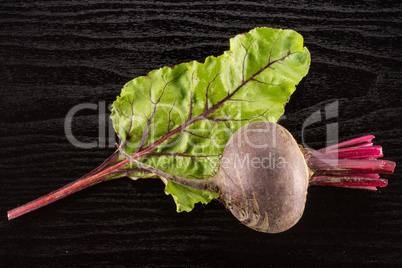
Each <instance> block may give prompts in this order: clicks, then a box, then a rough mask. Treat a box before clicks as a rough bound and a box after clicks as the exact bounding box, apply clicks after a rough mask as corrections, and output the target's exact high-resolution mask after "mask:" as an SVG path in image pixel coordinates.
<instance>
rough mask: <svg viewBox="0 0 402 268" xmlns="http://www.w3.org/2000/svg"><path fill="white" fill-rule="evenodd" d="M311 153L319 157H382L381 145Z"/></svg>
mask: <svg viewBox="0 0 402 268" xmlns="http://www.w3.org/2000/svg"><path fill="white" fill-rule="evenodd" d="M312 155H313V156H314V157H316V158H320V159H331V158H333V159H335V158H337V159H376V158H379V157H383V153H382V147H381V146H368V145H367V146H360V145H359V147H351V148H340V149H338V150H337V149H333V150H329V151H326V152H324V153H320V154H318V153H316V152H312Z"/></svg>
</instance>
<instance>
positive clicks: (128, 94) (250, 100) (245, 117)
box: [111, 28, 310, 211]
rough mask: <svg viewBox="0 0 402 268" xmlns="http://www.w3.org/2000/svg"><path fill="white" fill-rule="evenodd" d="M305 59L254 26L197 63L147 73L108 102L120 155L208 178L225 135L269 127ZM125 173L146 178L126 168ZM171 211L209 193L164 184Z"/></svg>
mask: <svg viewBox="0 0 402 268" xmlns="http://www.w3.org/2000/svg"><path fill="white" fill-rule="evenodd" d="M309 65H310V54H309V52H308V50H307V48H305V47H303V38H302V36H301V35H300V34H298V33H296V32H295V31H291V30H277V29H269V28H256V29H253V30H252V31H250V32H249V33H247V34H245V35H238V36H236V37H234V38H232V39H231V40H230V50H229V51H226V52H225V53H224V54H223V55H221V56H219V57H208V58H207V59H206V60H205V62H204V63H199V62H196V61H192V62H189V63H183V64H179V65H177V66H175V67H174V68H169V67H164V68H161V69H158V70H154V71H151V72H150V73H149V74H148V75H147V76H144V77H138V78H136V79H134V80H132V81H130V82H128V83H127V84H126V85H125V86H124V87H123V89H122V92H121V95H120V97H118V98H117V100H116V101H115V102H114V103H113V110H112V115H111V118H112V120H113V126H114V128H115V130H116V132H117V134H118V136H119V138H120V139H121V143H122V144H123V145H124V149H125V151H126V152H127V153H129V154H132V156H133V157H134V158H137V159H139V160H140V161H141V162H144V163H146V164H148V165H151V166H154V167H156V168H158V169H161V170H164V171H166V172H168V173H171V174H174V175H178V176H181V177H188V178H194V179H205V178H210V177H213V176H214V175H215V174H216V172H217V171H218V168H219V163H220V162H219V161H220V157H221V155H222V153H223V150H224V148H225V146H226V143H227V141H228V140H229V138H230V136H231V135H232V134H233V133H234V132H235V131H236V130H237V129H239V128H240V127H242V126H243V125H245V124H248V123H250V122H253V121H261V120H265V121H273V122H275V121H277V120H278V118H279V117H280V116H281V115H282V114H283V113H284V105H285V104H286V103H287V101H288V99H289V97H290V95H291V94H292V93H293V92H294V90H295V89H296V88H295V86H296V85H297V84H298V83H299V82H300V80H301V79H302V78H303V77H304V76H305V75H306V74H307V72H308V69H309ZM127 170H128V172H127V175H129V176H130V177H131V178H133V179H136V178H140V177H154V176H155V174H148V173H147V172H146V171H145V172H144V171H141V170H138V169H137V168H136V167H134V166H133V165H130V166H128V167H127ZM163 181H164V183H165V184H166V188H165V192H166V194H171V195H172V196H173V198H174V200H175V202H176V205H177V211H190V210H191V209H192V208H193V207H194V204H195V203H197V202H202V203H205V204H206V203H208V202H210V201H211V200H212V199H214V198H217V197H218V196H217V194H215V193H211V192H208V191H199V190H194V189H190V188H187V187H184V186H180V185H177V184H175V183H172V182H168V181H166V180H164V179H163Z"/></svg>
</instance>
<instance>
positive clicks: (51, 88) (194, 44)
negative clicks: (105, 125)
mask: <svg viewBox="0 0 402 268" xmlns="http://www.w3.org/2000/svg"><path fill="white" fill-rule="evenodd" d="M397 2H399V1H384V2H380V1H361V2H351V1H311V2H309V1H269V3H266V2H265V1H254V2H244V1H205V2H200V1H197V2H191V3H175V1H172V2H154V1H148V2H146V1H138V2H129V1H32V2H28V1H27V2H21V1H11V0H10V1H2V2H1V4H0V63H1V64H0V88H1V91H0V96H1V99H0V100H1V101H0V109H1V110H0V111H1V118H0V146H1V151H0V152H1V154H0V156H1V161H0V172H1V174H0V176H1V178H0V266H2V267H34V266H35V267H36V266H38V267H58V266H66V267H67V266H68V267H73V266H93V267H108V266H112V267H127V266H132V267H138V266H150V267H154V266H162V267H177V266H189V267H192V266H196V267H210V266H215V267H218V266H219V267H220V266H229V265H230V266H236V267H237V266H241V267H242V266H245V267H246V266H248V267H255V266H261V267H270V266H272V267H277V266H281V267H282V266H307V265H309V266H310V267H316V266H339V265H340V266H362V265H365V266H367V265H372V266H379V265H384V266H387V267H390V266H401V265H402V253H401V252H402V242H401V241H402V235H401V233H402V232H401V226H402V202H401V200H402V180H401V179H402V178H401V169H400V161H401V139H400V137H401V134H402V129H401V111H402V105H401V100H400V98H401V94H400V91H401V86H402V83H401V79H400V76H401V52H402V49H401V41H402V38H401V34H402V31H401V28H402V27H401V5H400V4H398V3H397ZM257 26H268V27H273V28H289V29H294V30H296V31H298V32H299V33H301V34H302V35H303V36H304V38H305V45H306V46H307V47H308V49H309V50H310V52H311V56H312V62H311V68H310V72H309V74H308V75H307V77H305V78H304V79H303V81H302V82H301V84H300V85H299V86H298V88H297V90H296V92H295V94H294V95H293V96H292V98H291V101H290V103H289V104H288V105H287V107H286V112H285V114H286V118H285V119H284V120H282V121H281V123H282V124H283V125H284V126H286V127H287V128H288V129H289V130H290V131H291V132H292V133H293V134H294V136H295V138H296V139H297V140H298V141H299V142H301V129H302V124H303V122H304V120H305V119H306V118H308V117H309V116H310V115H311V114H312V113H314V112H315V111H317V110H321V111H324V108H325V106H326V105H327V104H329V103H332V102H334V101H339V116H338V117H337V118H334V119H331V120H326V121H322V122H319V123H315V124H314V125H311V126H309V127H308V129H307V131H306V134H305V135H304V137H305V141H306V143H307V144H308V145H309V146H311V147H313V148H316V149H318V148H319V147H322V146H324V145H325V139H326V124H327V123H338V124H339V137H340V139H341V140H346V139H350V138H354V137H358V136H361V135H365V134H374V135H376V139H375V143H376V144H380V145H382V146H383V148H384V152H385V156H386V159H389V160H393V161H396V162H397V163H398V165H399V167H397V169H396V172H395V175H393V176H385V178H388V179H389V185H388V187H386V188H382V189H380V190H379V191H377V192H369V191H359V190H350V189H341V188H331V187H311V189H309V195H308V201H307V204H306V210H305V214H304V215H303V217H302V219H301V221H300V222H299V223H298V224H297V225H296V226H295V227H293V228H292V229H291V230H289V231H287V232H284V233H281V234H277V235H269V234H263V233H258V232H255V231H252V230H251V229H248V228H246V227H244V226H242V225H241V224H240V223H239V222H238V221H237V220H236V219H235V218H234V217H233V216H232V215H231V214H230V212H228V211H226V210H225V208H224V207H223V206H222V205H221V204H219V202H212V203H211V204H209V205H206V206H202V205H200V204H198V205H197V206H196V208H195V209H194V211H193V212H191V213H181V214H178V213H176V211H175V205H174V203H173V200H172V198H171V197H170V196H166V195H165V194H164V193H163V184H162V182H160V181H156V180H150V181H146V180H142V181H141V180H140V181H131V180H130V179H127V178H125V179H120V180H116V181H110V182H105V183H102V184H99V185H96V186H94V187H92V188H90V189H87V190H84V191H82V192H80V193H78V194H75V195H73V196H70V197H68V198H66V199H64V200H61V201H59V202H57V203H55V204H52V205H50V206H48V207H46V208H43V209H40V210H38V211H36V212H33V213H30V214H27V215H25V216H23V217H21V218H18V219H15V220H13V221H11V222H8V221H7V220H6V211H7V210H9V209H11V208H14V207H16V206H18V205H22V204H24V203H26V202H28V201H31V200H32V199H34V198H36V197H39V196H41V195H43V194H46V193H48V192H50V191H52V190H55V189H57V188H58V187H60V186H62V185H64V184H66V183H68V182H70V181H72V180H74V179H76V178H78V177H80V176H81V175H83V174H85V173H87V172H89V171H90V170H92V169H93V168H95V167H96V166H97V165H98V164H100V163H101V162H102V161H103V160H104V159H106V157H107V156H109V155H110V154H111V153H112V152H113V151H114V148H113V147H108V148H97V149H87V150H85V149H79V148H75V147H74V146H73V145H72V144H70V143H69V141H68V140H67V138H66V137H65V133H64V119H65V116H66V114H67V112H68V111H69V110H70V109H71V108H72V107H74V106H75V105H77V104H80V103H87V102H88V103H94V104H98V103H100V102H101V101H105V102H106V103H107V104H111V103H112V102H113V101H114V99H115V98H116V96H117V95H118V94H119V93H120V89H121V87H122V86H123V85H124V83H126V82H127V81H129V80H131V79H133V78H135V77H137V76H141V75H145V74H147V72H149V71H150V70H152V69H155V68H159V67H162V66H165V65H168V66H173V65H175V64H178V63H181V62H185V61H190V60H199V61H203V59H204V58H205V57H207V56H209V55H215V56H217V55H220V54H222V53H223V51H225V50H227V49H228V44H229V43H228V39H229V38H230V37H233V36H235V35H236V34H239V33H244V32H248V31H249V30H250V29H252V28H254V27H257ZM102 116H107V114H102ZM98 119H99V116H98V111H95V110H85V111H82V112H80V113H78V114H77V115H76V117H75V118H74V124H73V132H74V134H75V136H76V138H77V139H79V140H81V141H88V142H89V141H97V139H98V129H99V127H98V121H99V120H98Z"/></svg>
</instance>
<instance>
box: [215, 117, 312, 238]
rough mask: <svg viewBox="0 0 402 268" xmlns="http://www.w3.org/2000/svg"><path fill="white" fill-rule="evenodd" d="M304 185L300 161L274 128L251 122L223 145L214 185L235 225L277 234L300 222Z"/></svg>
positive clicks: (289, 140)
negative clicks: (219, 166)
mask: <svg viewBox="0 0 402 268" xmlns="http://www.w3.org/2000/svg"><path fill="white" fill-rule="evenodd" d="M308 180H309V170H308V167H307V164H306V161H305V160H304V156H303V154H302V152H301V151H300V149H299V146H298V145H297V143H296V141H295V140H294V139H293V137H292V135H291V134H290V133H289V131H287V130H286V129H285V128H283V127H282V126H280V125H277V124H275V123H271V122H255V123H251V124H249V125H247V126H246V127H244V128H241V129H240V130H238V131H237V132H236V133H235V134H234V135H233V136H232V137H231V139H230V140H229V143H228V144H227V146H226V148H225V152H224V154H223V160H222V164H221V169H220V173H219V176H218V177H217V178H216V183H217V185H218V188H219V189H220V191H221V198H222V200H223V201H224V203H225V204H226V206H227V208H228V209H229V210H230V211H231V212H232V213H233V215H234V216H235V217H236V218H237V219H238V220H239V221H240V222H241V223H243V224H244V225H246V226H248V227H250V228H252V229H254V230H257V231H261V232H267V233H279V232H282V231H285V230H287V229H289V228H290V227H292V226H293V225H294V224H296V222H298V221H299V219H300V218H301V216H302V214H303V211H304V204H305V203H306V195H307V187H308Z"/></svg>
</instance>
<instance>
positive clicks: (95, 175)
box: [7, 152, 128, 220]
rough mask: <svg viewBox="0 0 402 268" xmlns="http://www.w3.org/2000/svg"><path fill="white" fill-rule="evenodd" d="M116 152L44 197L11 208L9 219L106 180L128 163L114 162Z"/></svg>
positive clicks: (126, 161)
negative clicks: (89, 170) (95, 166)
mask: <svg viewBox="0 0 402 268" xmlns="http://www.w3.org/2000/svg"><path fill="white" fill-rule="evenodd" d="M117 156H118V155H117V154H116V152H115V153H114V154H113V155H112V156H111V157H109V158H108V159H107V160H106V161H105V162H103V163H102V164H101V165H100V166H99V167H97V168H96V169H94V170H93V171H91V172H89V173H88V174H86V175H84V176H82V177H81V178H79V179H77V180H75V181H73V182H71V183H69V184H67V185H65V186H63V187H61V188H59V189H57V190H55V191H53V192H51V193H49V194H46V195H44V196H42V197H39V198H37V199H35V200H33V201H31V202H29V203H26V204H24V205H22V206H19V207H17V208H14V209H12V210H9V211H8V212H7V216H8V219H9V220H12V219H15V218H17V217H19V216H22V215H24V214H26V213H28V212H31V211H34V210H36V209H38V208H41V207H44V206H46V205H49V204H51V203H53V202H55V201H57V200H60V199H62V198H64V197H67V196H69V195H71V194H73V193H76V192H79V191H81V190H83V189H85V188H88V187H90V186H92V185H95V184H97V183H100V182H102V181H105V180H106V177H108V176H110V175H112V174H115V171H116V169H118V168H120V167H123V166H124V165H126V164H128V160H126V159H125V160H123V161H121V162H118V163H117V164H112V163H114V161H115V160H116V159H117Z"/></svg>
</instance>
